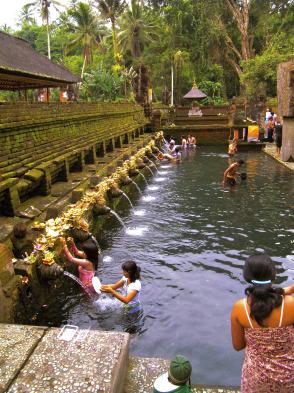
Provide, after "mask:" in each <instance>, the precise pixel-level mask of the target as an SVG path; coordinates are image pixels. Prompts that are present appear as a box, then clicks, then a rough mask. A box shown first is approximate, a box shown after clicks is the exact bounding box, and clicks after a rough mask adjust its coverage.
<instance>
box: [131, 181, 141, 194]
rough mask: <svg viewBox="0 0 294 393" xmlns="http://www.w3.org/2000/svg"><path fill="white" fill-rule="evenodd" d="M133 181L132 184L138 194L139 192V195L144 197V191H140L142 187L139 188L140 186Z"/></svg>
mask: <svg viewBox="0 0 294 393" xmlns="http://www.w3.org/2000/svg"><path fill="white" fill-rule="evenodd" d="M131 180H132V184H133V185H134V186H135V187H136V188H137V190H138V192H139V194H140V195H143V193H142V191H141V189H140V187H139V186H138V184H137V183H136V182H134V180H133V179H131Z"/></svg>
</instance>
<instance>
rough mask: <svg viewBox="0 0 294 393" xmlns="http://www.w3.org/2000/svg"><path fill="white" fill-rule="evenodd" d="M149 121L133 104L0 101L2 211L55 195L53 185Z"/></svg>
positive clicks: (11, 212)
mask: <svg viewBox="0 0 294 393" xmlns="http://www.w3.org/2000/svg"><path fill="white" fill-rule="evenodd" d="M148 122H149V120H148V119H147V118H146V117H145V115H144V112H143V108H142V107H141V106H138V105H135V104H128V103H126V104H113V103H65V104H64V103H63V104H61V103H50V104H46V103H38V104H14V105H13V104H9V105H8V104H7V105H0V215H5V216H15V215H17V213H18V210H19V207H20V204H21V202H23V201H25V200H27V199H28V198H30V197H31V196H32V195H36V194H37V195H49V194H50V192H51V187H52V184H54V183H55V182H57V181H60V180H61V181H67V180H68V178H69V173H70V172H74V171H82V170H83V168H84V166H85V165H86V164H94V163H95V162H96V159H97V157H103V156H104V155H105V153H106V152H110V151H113V150H114V148H116V147H121V146H122V144H127V143H129V142H130V141H132V140H134V138H135V137H136V136H138V135H140V134H141V133H143V131H144V128H145V126H146V124H147V123H148Z"/></svg>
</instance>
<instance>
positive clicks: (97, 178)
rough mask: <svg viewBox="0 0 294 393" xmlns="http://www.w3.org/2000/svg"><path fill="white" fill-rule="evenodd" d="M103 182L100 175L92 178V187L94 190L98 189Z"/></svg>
mask: <svg viewBox="0 0 294 393" xmlns="http://www.w3.org/2000/svg"><path fill="white" fill-rule="evenodd" d="M100 181H101V177H100V176H98V175H93V176H91V177H90V187H91V188H94V187H96V186H97V185H98V184H99V183H100Z"/></svg>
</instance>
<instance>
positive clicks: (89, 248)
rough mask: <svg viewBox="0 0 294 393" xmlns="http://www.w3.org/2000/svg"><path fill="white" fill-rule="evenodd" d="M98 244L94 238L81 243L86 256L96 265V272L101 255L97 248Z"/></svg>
mask: <svg viewBox="0 0 294 393" xmlns="http://www.w3.org/2000/svg"><path fill="white" fill-rule="evenodd" d="M95 240H96V239H95ZM97 244H98V243H97V242H95V241H94V240H93V239H92V236H90V237H89V238H88V239H87V240H85V241H83V242H82V243H81V248H82V250H83V251H84V253H85V254H86V258H87V259H88V260H89V261H90V262H92V263H93V264H94V268H95V270H97V268H98V255H99V253H100V250H99V246H97Z"/></svg>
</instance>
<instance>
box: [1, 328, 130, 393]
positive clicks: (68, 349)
mask: <svg viewBox="0 0 294 393" xmlns="http://www.w3.org/2000/svg"><path fill="white" fill-rule="evenodd" d="M60 331H61V329H57V328H50V329H48V328H41V327H33V326H21V325H0V349H1V358H0V359H1V360H0V392H1V393H2V392H7V393H86V392H87V393H90V392H92V393H122V388H123V383H122V381H124V379H125V375H126V371H127V362H128V354H129V334H127V333H121V332H101V331H90V332H89V333H88V335H87V336H86V338H84V339H82V340H77V341H75V337H77V338H78V337H79V336H78V333H81V334H83V333H84V332H85V331H82V330H79V331H78V333H76V336H75V337H73V339H72V340H71V341H69V342H67V341H64V340H60V339H59V338H58V335H59V333H60Z"/></svg>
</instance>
